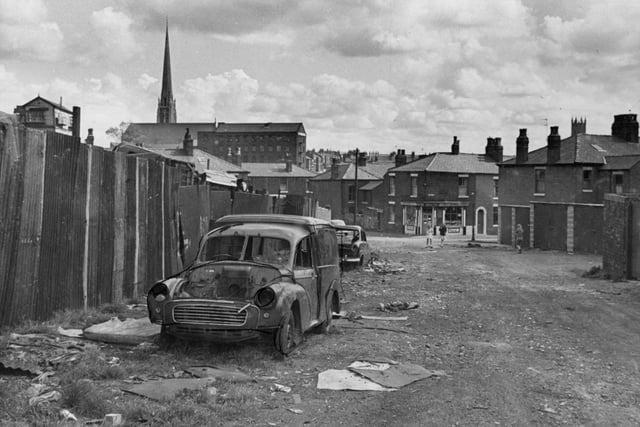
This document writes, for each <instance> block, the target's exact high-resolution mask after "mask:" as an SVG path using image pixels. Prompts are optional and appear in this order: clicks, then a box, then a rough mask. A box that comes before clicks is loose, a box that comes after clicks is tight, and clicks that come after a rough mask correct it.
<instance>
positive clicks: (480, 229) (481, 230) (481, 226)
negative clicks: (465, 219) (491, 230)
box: [476, 208, 486, 234]
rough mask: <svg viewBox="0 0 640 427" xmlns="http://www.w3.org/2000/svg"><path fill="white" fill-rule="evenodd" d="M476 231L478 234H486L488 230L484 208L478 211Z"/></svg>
mask: <svg viewBox="0 0 640 427" xmlns="http://www.w3.org/2000/svg"><path fill="white" fill-rule="evenodd" d="M476 221H477V222H476V230H477V231H476V232H477V233H478V234H485V233H486V230H485V223H486V221H485V210H484V208H479V209H478V210H477V211H476Z"/></svg>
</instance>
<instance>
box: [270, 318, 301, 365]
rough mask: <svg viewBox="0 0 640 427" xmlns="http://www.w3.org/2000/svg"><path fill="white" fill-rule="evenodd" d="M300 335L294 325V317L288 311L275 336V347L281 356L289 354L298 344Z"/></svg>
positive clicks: (296, 326) (298, 329)
mask: <svg viewBox="0 0 640 427" xmlns="http://www.w3.org/2000/svg"><path fill="white" fill-rule="evenodd" d="M301 336H302V333H301V332H300V328H299V327H298V325H297V324H296V317H295V316H294V315H293V312H292V311H291V310H289V313H287V314H286V315H285V316H284V317H283V318H282V322H281V323H280V327H279V328H278V330H277V331H276V334H275V347H276V350H278V351H279V352H280V353H282V354H285V355H286V354H289V353H291V352H292V351H293V349H294V348H295V347H296V346H297V345H298V344H299V343H300V337H301Z"/></svg>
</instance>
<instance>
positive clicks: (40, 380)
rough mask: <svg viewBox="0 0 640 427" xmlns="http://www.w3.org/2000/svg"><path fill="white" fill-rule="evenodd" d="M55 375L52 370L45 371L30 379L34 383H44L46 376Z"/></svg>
mask: <svg viewBox="0 0 640 427" xmlns="http://www.w3.org/2000/svg"><path fill="white" fill-rule="evenodd" d="M53 375H55V372H53V371H46V372H43V373H41V374H40V375H38V376H37V377H35V378H34V379H33V380H31V381H32V382H34V383H44V382H45V381H47V378H49V377H51V376H53Z"/></svg>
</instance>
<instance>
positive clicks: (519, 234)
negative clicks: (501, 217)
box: [516, 224, 524, 254]
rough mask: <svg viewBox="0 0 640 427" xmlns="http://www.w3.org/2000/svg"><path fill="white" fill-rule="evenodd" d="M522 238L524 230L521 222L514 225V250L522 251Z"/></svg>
mask: <svg viewBox="0 0 640 427" xmlns="http://www.w3.org/2000/svg"><path fill="white" fill-rule="evenodd" d="M523 240H524V230H523V229H522V224H518V225H516V250H517V251H518V253H519V254H521V253H522V241H523Z"/></svg>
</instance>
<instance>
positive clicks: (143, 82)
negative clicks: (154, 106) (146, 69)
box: [138, 73, 158, 90]
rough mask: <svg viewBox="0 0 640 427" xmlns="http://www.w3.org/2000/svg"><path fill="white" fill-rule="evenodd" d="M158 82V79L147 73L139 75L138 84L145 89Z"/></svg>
mask: <svg viewBox="0 0 640 427" xmlns="http://www.w3.org/2000/svg"><path fill="white" fill-rule="evenodd" d="M157 82H158V79H156V78H155V77H152V76H150V75H149V74H147V73H142V74H140V77H138V84H139V85H140V87H141V88H142V89H144V90H147V89H149V87H151V86H153V85H155V84H156V83H157Z"/></svg>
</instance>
